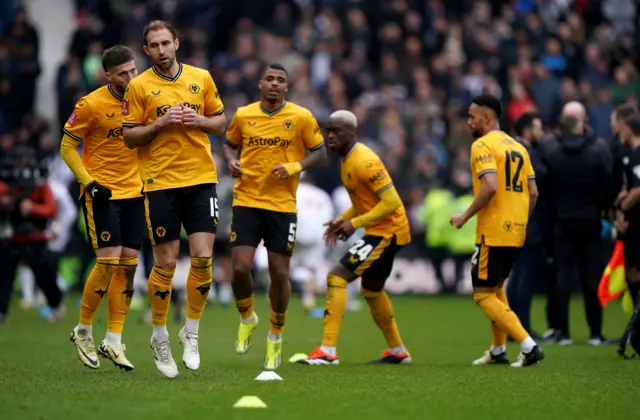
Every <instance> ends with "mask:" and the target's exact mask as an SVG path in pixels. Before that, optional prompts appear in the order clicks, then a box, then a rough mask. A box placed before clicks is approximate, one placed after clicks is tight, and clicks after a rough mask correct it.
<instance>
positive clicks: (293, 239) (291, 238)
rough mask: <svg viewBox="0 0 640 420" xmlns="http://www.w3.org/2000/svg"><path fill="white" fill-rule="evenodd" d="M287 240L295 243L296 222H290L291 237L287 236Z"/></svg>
mask: <svg viewBox="0 0 640 420" xmlns="http://www.w3.org/2000/svg"><path fill="white" fill-rule="evenodd" d="M287 241H289V242H290V243H294V242H295V241H296V224H295V223H289V237H288V238H287Z"/></svg>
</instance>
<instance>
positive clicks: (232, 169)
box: [229, 159, 242, 178]
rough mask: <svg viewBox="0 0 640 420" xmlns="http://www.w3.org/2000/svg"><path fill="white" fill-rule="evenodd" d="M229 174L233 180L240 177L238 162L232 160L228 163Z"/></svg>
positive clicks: (240, 171)
mask: <svg viewBox="0 0 640 420" xmlns="http://www.w3.org/2000/svg"><path fill="white" fill-rule="evenodd" d="M229 173H230V174H231V176H232V177H234V178H238V177H240V176H241V175H242V170H241V169H240V160H238V159H233V160H230V161H229Z"/></svg>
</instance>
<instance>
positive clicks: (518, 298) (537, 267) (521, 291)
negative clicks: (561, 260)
mask: <svg viewBox="0 0 640 420" xmlns="http://www.w3.org/2000/svg"><path fill="white" fill-rule="evenodd" d="M544 264H545V261H544V249H543V247H542V245H537V244H528V245H525V246H524V247H523V248H522V251H520V256H519V257H518V260H517V261H516V263H515V264H514V266H513V268H512V269H511V274H510V275H509V282H508V283H507V299H508V300H509V306H511V310H512V311H513V312H514V313H515V314H516V315H518V318H520V322H521V323H522V326H523V327H524V329H525V330H527V331H528V332H529V333H531V324H530V319H531V301H532V300H533V293H534V291H535V285H536V284H538V282H539V281H540V276H541V275H542V272H543V268H544Z"/></svg>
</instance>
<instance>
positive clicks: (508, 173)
mask: <svg viewBox="0 0 640 420" xmlns="http://www.w3.org/2000/svg"><path fill="white" fill-rule="evenodd" d="M505 158H506V159H505V162H504V175H505V188H506V190H507V191H515V192H522V180H521V179H520V172H521V171H522V165H524V156H522V153H520V152H514V151H513V150H507V151H506V152H505ZM512 169H513V171H512ZM512 173H513V175H512Z"/></svg>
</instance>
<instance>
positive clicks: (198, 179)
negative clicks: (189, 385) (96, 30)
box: [122, 21, 226, 378]
mask: <svg viewBox="0 0 640 420" xmlns="http://www.w3.org/2000/svg"><path fill="white" fill-rule="evenodd" d="M179 45H180V43H179V40H178V38H177V35H176V31H175V30H174V29H173V27H172V26H171V25H170V24H169V23H167V22H164V21H153V22H151V23H150V24H149V25H147V26H146V27H145V30H144V51H145V53H146V54H147V55H148V56H149V57H150V58H151V60H152V61H153V66H152V68H150V69H149V70H147V71H145V72H144V73H142V74H140V75H139V76H138V77H136V78H135V79H134V80H132V81H131V83H129V86H128V88H127V91H126V92H125V96H124V103H123V106H122V116H123V126H124V141H125V144H126V145H127V146H129V147H131V148H137V149H138V166H139V168H140V176H141V178H142V182H143V187H144V196H145V201H144V203H145V213H146V224H147V228H148V231H149V239H150V240H151V244H152V245H153V259H154V267H153V270H152V272H151V276H150V277H149V299H150V303H151V313H152V322H153V335H152V337H151V348H152V350H153V354H154V359H155V362H156V367H157V369H158V370H159V371H160V372H161V373H162V374H163V375H165V376H166V377H168V378H175V377H176V376H178V367H177V365H176V363H175V361H174V359H173V356H172V354H171V348H170V345H169V333H168V331H167V327H166V325H167V314H168V310H169V302H170V295H171V282H172V279H173V275H174V273H175V269H176V262H177V259H178V252H179V250H180V240H179V239H180V233H181V229H182V227H184V229H185V231H186V233H187V235H188V238H189V251H190V254H191V269H190V270H189V276H188V277H187V317H186V321H185V325H184V327H183V328H182V329H180V332H179V333H178V341H179V342H180V343H181V344H182V345H183V346H184V352H183V356H182V361H183V362H184V364H185V366H186V367H187V369H190V370H197V369H198V368H199V367H200V353H199V350H198V325H199V320H200V318H201V316H202V312H203V311H204V307H205V304H206V301H207V295H208V294H209V290H210V288H211V281H212V271H211V262H212V254H213V241H214V239H215V233H216V227H217V224H218V199H217V196H216V183H217V176H216V167H215V164H214V161H213V156H212V155H211V142H210V140H209V136H208V135H209V134H214V135H220V134H222V133H223V132H224V128H225V125H226V121H225V116H224V106H223V104H222V101H221V100H220V95H219V94H218V90H217V89H216V85H215V83H214V82H213V79H212V78H211V74H209V72H208V71H206V70H202V69H199V68H196V67H192V66H188V65H186V64H182V63H180V62H178V61H177V60H176V50H177V49H178V47H179Z"/></svg>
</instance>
